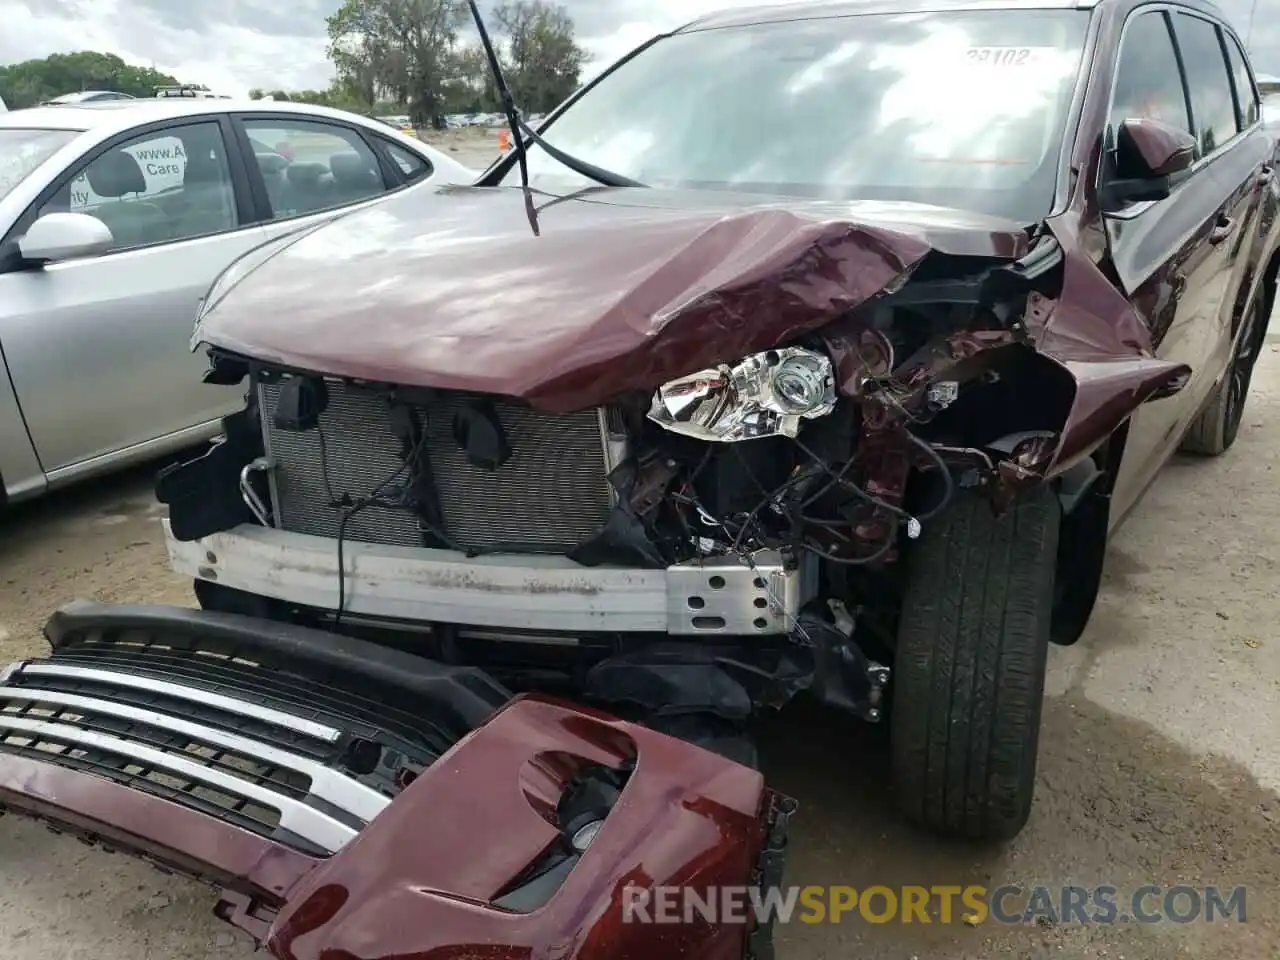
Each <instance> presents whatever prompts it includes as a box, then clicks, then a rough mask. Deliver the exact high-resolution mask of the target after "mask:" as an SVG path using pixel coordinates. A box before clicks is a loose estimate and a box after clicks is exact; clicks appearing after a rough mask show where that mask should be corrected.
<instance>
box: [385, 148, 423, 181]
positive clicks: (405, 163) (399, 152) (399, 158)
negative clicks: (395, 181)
mask: <svg viewBox="0 0 1280 960" xmlns="http://www.w3.org/2000/svg"><path fill="white" fill-rule="evenodd" d="M379 139H380V140H381V139H382V138H381V137H379ZM382 145H383V146H384V147H386V148H387V153H389V154H391V159H392V161H393V162H394V163H395V165H396V166H397V167H399V168H400V172H401V173H403V174H404V178H405V180H407V181H408V182H409V183H414V182H416V181H418V180H422V179H424V178H426V177H429V176H431V173H432V167H431V164H430V163H429V162H428V161H427V159H426V158H425V157H420V156H418V154H416V153H413V152H411V151H409V150H406V149H405V148H404V147H402V146H400V145H399V144H396V143H392V142H391V141H390V140H382Z"/></svg>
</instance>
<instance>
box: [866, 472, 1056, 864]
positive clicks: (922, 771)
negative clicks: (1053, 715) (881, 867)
mask: <svg viewBox="0 0 1280 960" xmlns="http://www.w3.org/2000/svg"><path fill="white" fill-rule="evenodd" d="M1060 520H1061V508H1060V506H1059V503H1058V498H1057V496H1056V495H1055V494H1054V493H1053V491H1052V490H1050V489H1048V488H1043V489H1040V490H1037V491H1034V492H1033V493H1031V494H1029V495H1028V496H1027V497H1025V498H1023V499H1021V500H1020V501H1019V502H1018V503H1017V504H1016V505H1014V506H1012V507H1010V508H1009V509H1008V510H1007V511H1006V512H1005V513H1003V514H1002V515H1000V516H996V514H995V513H994V512H993V510H992V508H991V505H990V504H989V503H988V502H987V501H986V500H985V499H983V498H982V497H980V496H978V495H976V494H975V493H973V492H971V491H958V492H957V495H956V498H955V500H954V501H953V502H952V504H951V506H950V507H948V508H947V510H946V511H945V512H944V513H942V514H941V515H940V516H938V517H937V518H936V519H935V520H934V521H933V522H932V523H931V524H927V525H926V526H925V530H924V532H923V534H922V536H921V538H920V540H919V541H917V542H916V543H915V544H914V545H913V548H912V549H911V551H910V553H909V554H908V555H907V557H906V588H905V591H904V595H903V601H902V614H901V618H900V623H899V628H898V648H897V654H896V657H895V665H894V694H893V710H892V716H891V741H892V751H891V753H892V772H893V780H894V788H895V793H896V796H897V799H898V802H899V804H900V805H901V807H902V809H903V810H904V811H905V813H906V814H907V816H908V817H909V818H910V819H912V820H913V821H915V822H916V823H918V824H920V825H922V826H924V827H927V828H929V829H932V830H934V831H937V832H939V833H942V834H946V835H948V836H953V837H959V838H964V839H970V840H1004V839H1008V838H1010V837H1013V836H1015V835H1016V834H1017V833H1018V832H1019V831H1020V830H1021V829H1022V828H1023V826H1024V825H1025V824H1026V822H1027V818H1028V816H1029V815H1030V812H1031V799H1032V794H1033V792H1034V789H1035V775H1036V754H1037V747H1038V744H1039V738H1040V713H1041V707H1042V704H1043V701H1044V675H1045V664H1046V660H1047V657H1048V648H1049V636H1050V627H1051V623H1052V618H1053V601H1054V576H1055V570H1056V566H1057V552H1058V528H1059V523H1060Z"/></svg>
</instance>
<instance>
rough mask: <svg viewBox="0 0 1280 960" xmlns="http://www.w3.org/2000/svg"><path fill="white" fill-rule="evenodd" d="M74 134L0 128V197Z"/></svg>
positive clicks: (1, 198) (66, 131) (63, 131)
mask: <svg viewBox="0 0 1280 960" xmlns="http://www.w3.org/2000/svg"><path fill="white" fill-rule="evenodd" d="M76 136H77V134H76V132H75V131H74V130H18V129H13V128H9V127H4V128H0V200H3V199H4V198H5V196H6V195H7V194H8V193H9V192H10V191H11V190H13V188H14V187H16V186H17V185H18V184H20V183H21V182H22V181H23V180H25V179H26V178H27V176H28V175H29V174H30V173H31V171H33V170H34V169H35V168H36V167H38V166H40V164H42V163H44V162H45V160H47V159H49V157H50V156H52V155H53V154H54V153H55V152H56V151H57V150H58V148H60V147H62V146H63V145H65V144H67V143H70V142H71V141H72V140H73V139H74V138H75V137H76Z"/></svg>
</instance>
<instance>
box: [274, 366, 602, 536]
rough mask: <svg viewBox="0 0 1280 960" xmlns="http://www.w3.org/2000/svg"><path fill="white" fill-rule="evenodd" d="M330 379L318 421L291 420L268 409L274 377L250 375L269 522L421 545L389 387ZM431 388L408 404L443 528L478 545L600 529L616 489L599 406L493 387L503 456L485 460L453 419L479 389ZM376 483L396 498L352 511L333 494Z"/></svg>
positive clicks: (353, 498) (359, 496) (354, 497)
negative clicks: (504, 395) (284, 422)
mask: <svg viewBox="0 0 1280 960" xmlns="http://www.w3.org/2000/svg"><path fill="white" fill-rule="evenodd" d="M327 386H328V404H327V407H326V409H325V412H324V413H323V414H322V415H321V416H320V425H319V428H318V429H312V430H308V431H304V432H292V431H285V430H280V429H279V428H277V427H276V425H275V423H274V420H273V413H274V411H275V409H276V401H277V398H278V397H279V394H280V384H279V382H262V383H260V384H259V385H258V391H259V393H258V396H259V402H260V406H261V411H262V429H263V436H264V438H265V441H266V452H267V454H268V456H270V457H271V459H272V460H273V461H274V463H275V470H274V471H273V477H274V480H273V490H272V495H273V498H274V501H275V502H274V507H275V516H276V525H277V526H278V527H280V528H282V529H284V530H289V531H291V532H294V533H306V534H312V535H315V536H322V537H329V538H337V537H338V536H339V534H340V533H341V535H342V536H343V537H344V538H345V539H347V540H355V541H361V542H365V543H381V544H397V545H402V546H421V545H423V543H424V542H426V537H427V535H426V534H424V532H423V529H422V525H421V522H420V519H419V517H418V514H417V512H416V511H415V509H414V508H413V507H412V506H411V505H410V503H409V498H410V492H409V488H410V480H411V476H410V470H409V468H408V467H407V466H406V465H405V463H404V461H403V459H402V456H401V452H402V444H401V441H400V439H399V438H398V437H397V436H396V435H395V433H394V431H393V421H392V415H393V414H392V405H393V398H392V394H391V391H390V390H388V389H387V388H373V387H369V388H365V387H359V386H353V385H349V384H343V383H329V384H327ZM436 398H437V399H435V400H433V401H432V403H431V404H430V406H426V405H418V406H415V407H414V408H413V409H414V412H415V414H416V415H417V418H418V420H419V422H420V423H421V424H422V425H423V430H424V434H425V436H424V440H423V452H424V454H425V457H426V459H427V460H428V461H429V463H430V466H431V471H432V476H433V479H434V483H435V487H436V489H437V491H438V496H439V503H440V509H441V513H442V516H443V519H444V531H443V532H444V533H445V534H446V536H447V537H448V538H449V539H450V540H451V541H452V542H453V543H456V544H458V545H459V546H461V547H463V548H465V549H468V550H476V551H494V550H503V549H510V550H513V551H530V552H546V553H563V552H566V551H567V550H569V549H571V548H572V547H573V546H575V545H577V544H579V543H581V542H583V541H585V540H588V539H590V538H591V537H593V536H594V535H595V534H597V533H598V532H599V531H600V529H601V527H603V525H604V523H605V521H606V520H607V519H608V515H609V511H610V509H611V506H612V501H611V496H610V488H609V484H608V480H607V479H606V478H607V475H608V466H607V461H606V456H607V452H606V450H607V447H606V441H605V438H604V436H603V433H602V429H601V417H600V414H599V411H597V410H585V411H582V412H579V413H574V414H566V415H562V416H555V415H549V414H544V413H540V412H538V411H536V410H533V409H532V408H530V407H527V406H525V405H522V404H519V403H516V402H513V401H508V400H504V399H501V398H490V400H489V402H491V403H492V405H493V407H492V408H493V411H494V413H495V415H496V417H497V419H498V421H499V422H500V423H501V425H502V428H503V430H504V432H505V434H506V437H507V441H508V443H509V445H510V448H511V456H510V457H509V459H507V461H506V462H505V463H503V464H502V465H501V466H499V467H498V468H497V469H495V470H487V469H482V468H479V467H476V466H473V465H472V464H471V462H470V461H469V460H468V458H467V455H466V453H465V451H464V450H463V449H462V448H461V447H460V445H459V443H458V441H457V439H456V438H455V431H454V423H455V417H456V416H457V415H458V413H459V412H460V411H462V410H463V409H464V407H465V406H467V405H469V404H471V403H473V402H475V401H476V400H477V399H479V398H478V397H477V395H474V394H467V393H461V392H453V391H441V392H439V393H438V394H436ZM375 491H379V492H380V497H379V499H382V500H393V501H396V505H395V506H391V507H389V506H386V505H376V506H374V505H371V506H367V507H362V508H360V509H358V510H354V511H353V510H350V509H345V508H343V507H341V506H334V505H333V504H334V502H335V501H337V502H339V503H342V502H350V503H355V504H359V503H360V502H362V501H363V500H367V499H369V498H370V497H371V496H372V495H373V494H374V493H375ZM344 496H345V497H346V498H349V499H348V500H345V501H344ZM401 501H403V502H404V506H400V505H399V503H400V502H401ZM344 515H345V516H346V520H345V522H344V519H343V518H344Z"/></svg>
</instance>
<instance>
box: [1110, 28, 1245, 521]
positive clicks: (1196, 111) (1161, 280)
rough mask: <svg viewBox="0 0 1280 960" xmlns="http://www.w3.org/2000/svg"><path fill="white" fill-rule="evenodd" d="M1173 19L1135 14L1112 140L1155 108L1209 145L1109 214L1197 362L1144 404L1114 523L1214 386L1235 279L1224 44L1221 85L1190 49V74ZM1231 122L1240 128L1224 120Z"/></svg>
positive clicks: (1164, 332) (1125, 272)
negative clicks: (1139, 198) (1157, 194)
mask: <svg viewBox="0 0 1280 960" xmlns="http://www.w3.org/2000/svg"><path fill="white" fill-rule="evenodd" d="M1205 22H1206V23H1207V21H1205ZM1172 30H1173V22H1172V19H1171V17H1170V15H1169V14H1168V13H1167V12H1165V11H1162V10H1154V11H1140V12H1138V13H1136V14H1135V15H1133V16H1132V17H1131V18H1130V19H1129V21H1128V23H1127V24H1126V26H1125V30H1124V36H1123V39H1122V42H1121V49H1120V64H1119V70H1118V72H1117V76H1116V87H1115V91H1114V93H1113V97H1112V107H1111V116H1110V132H1109V134H1108V143H1109V144H1113V143H1114V142H1115V140H1114V135H1115V130H1116V129H1117V127H1118V126H1119V124H1120V123H1122V122H1123V121H1124V120H1127V119H1130V118H1144V119H1155V120H1160V121H1162V122H1164V123H1168V124H1171V125H1173V126H1176V127H1179V128H1181V129H1183V130H1186V131H1188V132H1189V133H1191V132H1195V133H1196V134H1197V137H1198V139H1199V141H1200V146H1201V149H1200V157H1199V159H1198V161H1197V163H1196V165H1195V167H1194V168H1193V170H1192V172H1191V174H1190V176H1189V177H1188V178H1187V179H1186V180H1184V181H1182V182H1180V183H1179V184H1178V185H1177V186H1176V187H1175V188H1174V190H1173V194H1172V195H1171V196H1170V197H1168V198H1167V199H1165V200H1161V201H1157V202H1149V201H1146V202H1140V203H1133V204H1130V205H1129V206H1127V207H1125V208H1123V209H1121V210H1115V211H1110V212H1109V213H1108V214H1107V215H1106V226H1107V238H1108V243H1109V247H1110V251H1111V257H1112V260H1113V261H1114V263H1115V266H1116V271H1117V273H1118V275H1119V279H1120V282H1121V285H1122V286H1123V287H1124V290H1125V292H1126V293H1127V294H1128V295H1129V297H1130V299H1132V300H1133V301H1134V303H1135V304H1136V306H1137V307H1138V310H1139V312H1140V313H1141V314H1142V316H1143V319H1144V320H1145V321H1146V322H1147V324H1148V326H1149V328H1150V331H1151V339H1152V343H1153V344H1154V346H1155V350H1156V354H1157V355H1158V356H1159V357H1160V358H1161V359H1162V360H1169V361H1172V362H1174V363H1184V364H1186V365H1187V366H1189V367H1190V368H1191V371H1192V374H1191V378H1190V380H1189V382H1188V383H1187V385H1186V386H1185V387H1184V388H1183V390H1182V391H1181V392H1180V393H1179V394H1177V395H1175V396H1173V397H1170V398H1168V399H1164V400H1155V401H1152V402H1150V403H1147V404H1144V405H1143V406H1141V407H1140V408H1139V409H1138V410H1137V412H1135V413H1134V415H1133V419H1132V421H1131V425H1130V430H1129V436H1128V441H1127V443H1126V446H1125V451H1124V459H1123V463H1122V465H1121V469H1120V474H1119V476H1118V477H1117V479H1116V485H1115V490H1114V494H1113V508H1112V512H1111V513H1112V522H1113V524H1114V523H1118V522H1119V521H1120V520H1121V519H1122V518H1123V517H1124V515H1125V514H1127V513H1128V511H1129V509H1130V508H1131V507H1132V506H1133V505H1134V504H1135V503H1136V502H1137V499H1138V497H1140V496H1141V494H1142V492H1143V491H1144V490H1145V489H1146V488H1147V486H1148V485H1149V484H1150V483H1151V481H1152V480H1153V479H1154V477H1155V475H1156V472H1157V471H1158V470H1159V469H1160V467H1161V465H1162V464H1163V463H1164V462H1165V460H1166V459H1167V458H1168V456H1169V454H1170V453H1171V452H1172V451H1173V450H1174V449H1175V448H1176V447H1177V445H1178V443H1179V441H1180V440H1181V438H1182V435H1183V434H1184V433H1185V432H1186V429H1187V427H1188V426H1189V424H1190V420H1191V417H1192V416H1193V415H1194V413H1195V412H1196V410H1198V409H1199V407H1200V406H1201V404H1202V403H1203V401H1204V399H1205V398H1206V397H1207V396H1208V393H1209V391H1210V390H1212V388H1213V384H1214V380H1215V379H1216V376H1217V372H1216V370H1215V369H1214V365H1215V363H1216V362H1217V357H1216V353H1217V347H1218V340H1219V334H1220V330H1219V321H1218V318H1219V317H1220V316H1221V313H1222V304H1223V301H1224V299H1225V298H1227V296H1228V294H1229V286H1230V284H1229V281H1230V269H1229V250H1230V249H1231V247H1232V242H1233V240H1235V239H1236V238H1237V236H1238V233H1237V231H1238V224H1236V223H1235V222H1234V221H1233V219H1232V217H1231V215H1232V213H1233V212H1234V210H1233V205H1232V203H1231V195H1232V193H1233V190H1232V189H1231V188H1230V187H1229V186H1228V185H1227V184H1226V183H1225V182H1224V181H1223V179H1222V178H1221V176H1220V175H1219V171H1218V170H1217V169H1216V168H1217V166H1218V160H1219V159H1220V153H1221V145H1222V144H1225V143H1226V141H1228V140H1230V139H1231V138H1232V137H1234V136H1235V133H1236V129H1235V112H1234V111H1235V107H1234V100H1233V95H1232V90H1231V80H1230V77H1229V75H1228V73H1227V67H1226V63H1225V60H1224V59H1223V57H1222V54H1221V52H1220V51H1219V54H1218V60H1217V64H1216V71H1217V73H1218V74H1220V76H1217V77H1216V81H1217V82H1216V85H1215V84H1214V83H1213V81H1214V79H1215V77H1214V67H1215V64H1214V63H1212V62H1207V63H1205V62H1198V63H1197V64H1196V65H1195V66H1192V65H1191V64H1192V61H1188V60H1186V59H1185V51H1184V60H1183V62H1185V63H1188V65H1189V66H1188V69H1190V70H1192V71H1193V77H1191V78H1187V77H1184V74H1183V72H1182V69H1181V67H1180V65H1179V58H1178V53H1177V52H1176V51H1175V47H1174V41H1173V33H1172ZM1215 42H1216V40H1215ZM1188 79H1190V80H1191V81H1192V82H1191V83H1188V82H1187V80H1188ZM1223 122H1228V123H1229V124H1230V128H1229V130H1227V129H1225V128H1221V124H1222V123H1223Z"/></svg>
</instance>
